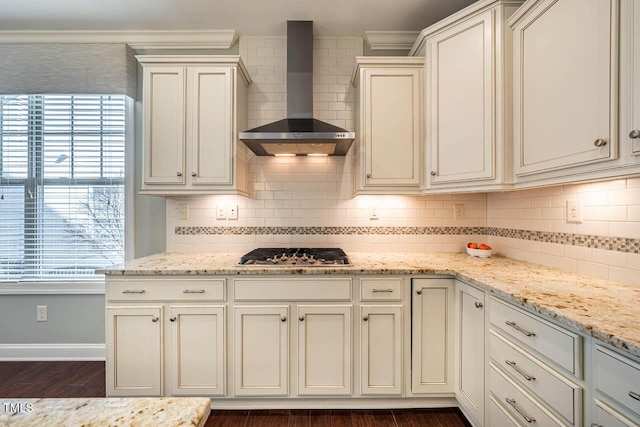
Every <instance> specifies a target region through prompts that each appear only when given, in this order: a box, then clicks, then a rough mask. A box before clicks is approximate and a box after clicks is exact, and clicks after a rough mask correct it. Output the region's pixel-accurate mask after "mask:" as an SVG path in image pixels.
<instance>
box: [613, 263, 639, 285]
mask: <svg viewBox="0 0 640 427" xmlns="http://www.w3.org/2000/svg"><path fill="white" fill-rule="evenodd" d="M609 280H613V281H614V282H621V283H626V284H629V285H633V286H640V274H638V270H631V269H628V268H620V267H609Z"/></svg>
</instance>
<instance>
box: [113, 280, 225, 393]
mask: <svg viewBox="0 0 640 427" xmlns="http://www.w3.org/2000/svg"><path fill="white" fill-rule="evenodd" d="M224 288H225V280H224V279H219V278H218V279H193V278H171V279H168V280H167V279H166V278H156V279H153V278H149V277H142V278H135V279H120V278H113V279H111V278H110V279H108V280H107V285H106V290H107V292H106V299H107V306H106V347H107V357H106V389H107V390H106V393H107V396H202V395H205V396H220V395H224V394H225V393H226V344H225V343H226V316H225V306H224V305H223V304H221V303H220V302H219V301H222V300H224V292H225V290H224ZM214 301H218V302H217V303H214Z"/></svg>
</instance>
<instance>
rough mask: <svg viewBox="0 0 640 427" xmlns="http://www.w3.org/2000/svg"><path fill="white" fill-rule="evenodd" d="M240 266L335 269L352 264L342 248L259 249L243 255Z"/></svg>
mask: <svg viewBox="0 0 640 427" xmlns="http://www.w3.org/2000/svg"><path fill="white" fill-rule="evenodd" d="M239 265H261V266H276V267H277V266H305V267H311V266H314V267H335V266H349V265H351V264H350V263H349V259H348V258H347V254H346V253H345V252H344V251H343V250H342V249H340V248H258V249H254V250H252V251H251V252H249V253H247V254H245V255H243V256H242V258H240V263H239Z"/></svg>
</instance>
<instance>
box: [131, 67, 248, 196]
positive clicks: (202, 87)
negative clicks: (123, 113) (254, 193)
mask: <svg viewBox="0 0 640 427" xmlns="http://www.w3.org/2000/svg"><path fill="white" fill-rule="evenodd" d="M137 59H138V60H139V61H140V63H141V64H142V66H143V70H144V76H143V116H144V127H143V141H144V142H143V145H144V150H143V156H144V162H143V168H144V174H143V184H142V188H141V191H140V192H141V194H151V195H154V194H155V195H172V194H174V195H177V194H245V195H246V194H247V166H246V160H247V151H246V147H245V146H244V145H243V144H242V143H241V142H240V141H239V140H238V132H239V131H241V130H243V129H244V128H245V127H246V109H247V87H248V85H249V84H250V82H251V80H250V78H249V76H248V74H247V72H246V69H245V68H244V65H243V63H242V61H241V60H240V58H239V57H237V56H150V55H144V56H137Z"/></svg>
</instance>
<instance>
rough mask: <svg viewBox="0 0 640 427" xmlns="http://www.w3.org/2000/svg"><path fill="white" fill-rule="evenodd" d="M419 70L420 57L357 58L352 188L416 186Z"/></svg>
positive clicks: (410, 189)
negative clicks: (353, 183)
mask: <svg viewBox="0 0 640 427" xmlns="http://www.w3.org/2000/svg"><path fill="white" fill-rule="evenodd" d="M423 74H424V60H423V59H422V58H382V57H371V58H367V57H358V58H357V66H356V72H355V74H354V81H353V82H352V83H353V84H354V85H355V86H356V91H357V95H356V96H357V100H356V109H357V114H356V115H357V121H358V124H357V130H356V136H357V138H358V140H357V142H356V143H357V147H356V153H357V154H356V168H357V171H356V174H357V176H356V193H358V194H366V193H371V194H375V193H379V194H402V193H417V192H418V191H419V190H420V184H421V182H422V173H423V172H422V165H423V162H422V160H421V155H422V154H421V153H422V152H423V150H422V144H423V141H422V135H423V123H424V118H423V117H422V112H423V106H422V103H423V94H422V90H423V85H424V83H423Z"/></svg>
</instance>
